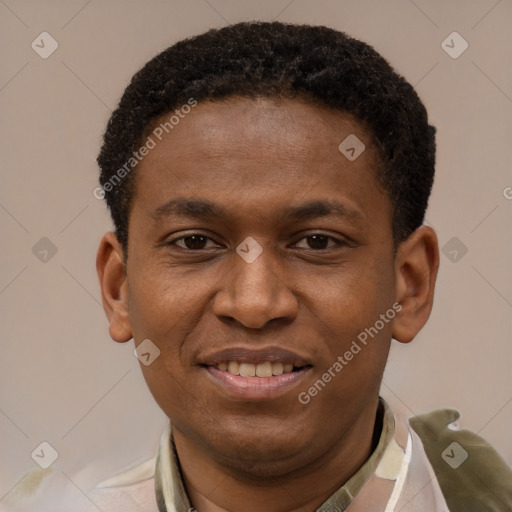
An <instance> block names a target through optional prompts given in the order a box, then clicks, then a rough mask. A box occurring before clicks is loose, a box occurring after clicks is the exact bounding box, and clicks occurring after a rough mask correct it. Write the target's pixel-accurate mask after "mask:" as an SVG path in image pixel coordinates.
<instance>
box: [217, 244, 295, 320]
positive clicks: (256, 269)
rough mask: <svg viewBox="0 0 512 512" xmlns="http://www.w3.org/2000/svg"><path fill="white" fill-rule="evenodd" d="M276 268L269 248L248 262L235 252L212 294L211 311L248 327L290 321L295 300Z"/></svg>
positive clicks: (293, 314) (281, 274)
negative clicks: (218, 287) (230, 266)
mask: <svg viewBox="0 0 512 512" xmlns="http://www.w3.org/2000/svg"><path fill="white" fill-rule="evenodd" d="M230 263H231V260H230ZM278 267H279V265H278V264H277V262H276V261H275V258H274V257H273V255H272V254H271V251H270V250H264V251H263V252H262V253H261V254H260V256H258V258H257V259H256V260H254V261H253V262H251V263H248V262H247V261H245V260H243V259H242V258H241V257H240V256H239V255H238V254H236V253H234V254H233V255H232V268H231V270H230V272H229V273H228V274H227V275H226V274H225V277H224V279H223V282H222V286H221V289H220V290H219V292H218V293H217V294H216V296H215V299H214V302H213V312H214V313H215V314H216V315H217V316H218V317H224V318H230V319H234V320H236V321H237V322H239V323H240V324H242V325H244V326H245V327H247V328H251V329H260V328H262V327H264V326H265V325H266V324H267V323H269V322H271V321H273V320H276V319H286V320H287V321H291V320H293V319H294V318H295V317H296V316H297V310H298V303H297V299H296V297H295V295H294V294H293V293H292V291H291V290H290V288H289V287H288V286H287V284H286V282H285V276H284V274H283V273H282V272H280V271H279V268H278Z"/></svg>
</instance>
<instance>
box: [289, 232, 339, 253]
mask: <svg viewBox="0 0 512 512" xmlns="http://www.w3.org/2000/svg"><path fill="white" fill-rule="evenodd" d="M302 240H306V243H307V246H306V247H304V246H302V247H301V248H304V249H315V250H320V251H321V250H325V249H329V248H331V247H333V246H335V245H340V244H339V243H338V242H336V241H335V239H334V238H333V237H332V236H328V235H322V234H316V235H308V236H305V237H304V238H302V239H301V240H299V242H297V244H296V245H298V244H299V243H300V242H302ZM329 240H334V243H332V244H331V245H328V243H329Z"/></svg>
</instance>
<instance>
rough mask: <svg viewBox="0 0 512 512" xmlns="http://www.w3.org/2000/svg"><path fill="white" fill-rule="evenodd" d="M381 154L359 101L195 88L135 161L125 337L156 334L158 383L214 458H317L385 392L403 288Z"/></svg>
mask: <svg viewBox="0 0 512 512" xmlns="http://www.w3.org/2000/svg"><path fill="white" fill-rule="evenodd" d="M167 117H168V116H167ZM157 124H158V123H157ZM350 134H354V135H355V136H356V137H357V138H358V139H360V140H361V141H362V142H363V143H364V144H365V150H364V151H363V153H362V154H361V155H360V156H359V157H358V158H356V159H355V160H353V161H351V160H349V159H348V158H347V157H346V156H345V155H344V154H342V152H340V150H339V149H338V146H339V144H340V143H341V142H342V141H343V140H344V139H345V138H346V137H347V136H349V135H350ZM377 165H378V160H377V154H376V151H375V150H374V146H373V144H372V141H371V139H370V137H369V135H368V133H367V132H366V131H365V129H364V128H363V127H362V126H361V125H360V124H359V123H358V122H356V120H355V119H354V118H353V117H352V116H350V115H348V114H344V113H341V112H337V111H333V110H330V109H324V108H321V107H318V106H314V105H309V104H306V103H304V102H301V101H298V100H291V99H290V100H281V101H279V102H278V101H277V100H273V99H264V100H263V99H259V100H254V99H242V98H230V99H228V100H225V101H223V102H203V103H199V104H198V105H197V106H196V107H195V108H194V109H192V112H191V113H189V114H188V115H187V116H185V117H184V118H183V119H181V120H180V122H179V124H178V125H176V126H175V127H174V128H173V130H172V131H170V132H169V133H168V134H167V135H166V136H165V137H163V138H162V140H161V141H157V144H156V146H155V147H154V148H153V149H152V150H151V151H150V152H149V154H148V155H147V156H146V157H144V159H143V160H142V162H141V163H140V164H139V166H138V168H137V174H136V176H135V181H134V187H135V188H134V190H135V194H134V199H133V203H132V208H131V213H130V218H129V242H128V254H129V256H128V260H127V267H126V281H125V282H124V283H123V286H124V287H125V294H126V301H125V302H126V317H125V320H124V324H123V325H124V326H125V327H124V328H125V331H126V334H127V335H126V336H125V339H129V338H130V337H131V336H133V338H134V340H135V343H136V344H137V345H138V344H139V343H141V342H142V341H143V340H145V339H150V340H151V341H152V343H154V344H155V345H156V346H157V347H158V349H159V350H160V355H159V357H157V358H156V359H155V360H154V361H153V362H152V363H151V364H150V365H148V366H145V365H143V364H141V368H142V371H143V373H144V377H145V380H146V382H147V384H148V386H149V389H150V390H151V392H152V394H153V396H154V398H155V400H156V401H157V402H158V404H159V405H160V407H161V408H162V410H163V411H164V412H165V413H166V414H167V415H168V416H169V418H170V419H171V422H172V424H173V429H174V431H175V432H177V433H179V435H180V436H183V438H186V439H188V440H190V441H191V442H194V443H195V444H196V445H198V446H200V447H201V449H202V450H204V451H206V453H209V454H211V455H212V457H216V460H219V461H224V462H226V463H227V464H231V465H236V464H242V463H243V464H247V462H248V461H249V462H250V461H253V462H254V463H256V462H258V463H261V462H263V463H264V462H265V461H272V462H273V463H274V466H273V467H274V468H276V469H275V471H276V472H278V471H279V468H280V467H281V466H283V468H284V466H286V464H288V463H289V462H290V461H293V463H294V464H301V463H303V464H306V463H307V462H308V461H311V460H313V459H314V458H315V457H318V455H319V454H322V453H325V452H326V451H327V450H328V449H329V448H330V447H332V446H333V445H334V444H335V443H336V441H337V439H339V438H340V436H343V435H344V433H346V432H347V431H348V430H349V429H350V428H352V427H353V425H354V422H355V421H356V419H357V418H360V417H362V415H364V413H365V411H366V410H367V409H368V407H370V408H371V406H372V404H374V403H375V400H376V398H377V396H378V392H379V385H380V380H381V376H382V373H383V370H384V366H385V362H386V358H387V354H388V350H389V344H390V339H391V336H392V325H393V321H392V320H389V317H391V314H389V311H390V310H393V304H394V302H395V300H396V298H397V297H396V291H397V290H396V267H395V258H394V253H393V237H392V226H391V218H392V206H391V202H390V200H389V198H388V196H387V194H386V193H385V191H384V190H383V189H382V188H381V187H380V185H379V182H378V180H377V178H376V169H377ZM387 312H388V314H387V316H386V318H387V319H388V321H386V322H383V321H382V320H381V321H380V322H378V321H379V319H382V316H381V315H386V313H387ZM376 322H378V323H376ZM381 325H382V327H381ZM376 326H377V327H379V328H376ZM370 327H373V328H374V330H373V331H371V332H372V334H373V336H371V337H370V336H367V342H366V344H363V343H362V342H361V341H358V336H359V340H361V333H363V332H364V331H365V329H369V328H370ZM374 331H377V333H376V334H375V333H374ZM366 332H367V333H368V331H366ZM121 337H122V336H121ZM121 337H119V338H121ZM363 337H364V336H363ZM125 339H123V340H121V339H118V341H125ZM354 341H356V343H357V345H358V346H359V347H360V350H359V351H358V352H357V353H356V350H357V349H355V348H354V345H353V342H354ZM351 347H352V350H351ZM347 352H352V357H351V358H350V359H349V358H348V356H347V357H345V354H346V353H347ZM340 357H341V358H342V359H343V361H344V363H343V364H342V363H341V362H340V359H339V358H340ZM337 361H338V363H339V364H340V365H342V369H341V370H340V366H336V364H335V363H336V362H337ZM237 373H241V374H242V375H237ZM255 373H256V374H257V375H255ZM326 373H328V374H330V375H331V378H330V379H328V378H325V376H324V375H325V374H326ZM323 376H324V377H323ZM322 378H323V382H324V385H321V384H319V383H318V382H317V381H319V379H320V380H322ZM326 380H327V381H328V382H325V381H326ZM315 383H316V387H315ZM312 388H313V391H311V389H312ZM315 389H316V393H315V391H314V390H315ZM319 432H321V435H319ZM237 461H238V462H237ZM240 461H242V462H240ZM290 463H291V462H290ZM283 470H284V469H283Z"/></svg>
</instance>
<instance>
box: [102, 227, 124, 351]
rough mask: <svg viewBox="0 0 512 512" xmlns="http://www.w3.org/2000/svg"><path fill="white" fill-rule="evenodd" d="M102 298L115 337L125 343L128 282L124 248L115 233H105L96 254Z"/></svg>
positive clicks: (113, 337)
mask: <svg viewBox="0 0 512 512" xmlns="http://www.w3.org/2000/svg"><path fill="white" fill-rule="evenodd" d="M96 271H97V273H98V278H99V281H100V288H101V299H102V302H103V307H104V309H105V313H106V315H107V318H108V321H109V323H110V327H109V332H110V336H111V338H112V339H113V340H114V341H117V342H118V343H124V342H126V341H128V340H130V339H131V338H132V328H131V324H130V318H129V314H128V286H127V277H126V268H125V262H124V255H123V249H122V247H121V244H120V243H119V241H118V240H117V237H116V235H115V233H113V232H109V233H105V235H104V236H103V238H102V239H101V242H100V246H99V248H98V254H97V256H96Z"/></svg>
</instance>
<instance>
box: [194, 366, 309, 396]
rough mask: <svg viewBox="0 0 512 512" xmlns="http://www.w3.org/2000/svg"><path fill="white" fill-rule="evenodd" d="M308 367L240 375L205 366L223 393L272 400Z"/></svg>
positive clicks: (284, 391) (300, 379) (295, 382)
mask: <svg viewBox="0 0 512 512" xmlns="http://www.w3.org/2000/svg"><path fill="white" fill-rule="evenodd" d="M310 369H311V368H310V367H306V368H302V369H301V370H298V371H296V372H289V373H283V374H282V375H274V376H273V377H241V376H240V375H233V374H232V373H229V372H225V371H222V370H219V369H218V368H215V367H214V366H208V367H205V368H204V370H205V371H206V372H207V374H208V375H209V376H210V378H211V379H213V381H214V382H215V383H217V384H219V385H220V386H221V387H222V390H223V392H224V394H225V395H227V396H228V397H230V398H233V399H235V400H254V401H260V400H272V399H274V398H277V397H279V396H281V395H283V394H285V393H287V392H289V391H290V390H291V389H293V388H294V387H295V386H297V384H298V383H299V382H300V381H302V379H304V377H305V375H306V374H307V372H308V371H309V370H310Z"/></svg>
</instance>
